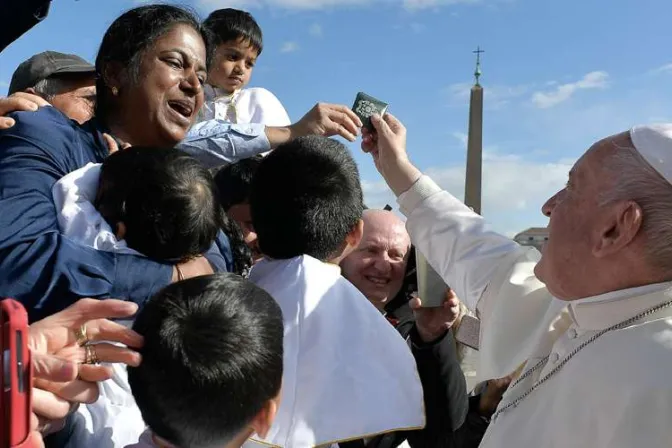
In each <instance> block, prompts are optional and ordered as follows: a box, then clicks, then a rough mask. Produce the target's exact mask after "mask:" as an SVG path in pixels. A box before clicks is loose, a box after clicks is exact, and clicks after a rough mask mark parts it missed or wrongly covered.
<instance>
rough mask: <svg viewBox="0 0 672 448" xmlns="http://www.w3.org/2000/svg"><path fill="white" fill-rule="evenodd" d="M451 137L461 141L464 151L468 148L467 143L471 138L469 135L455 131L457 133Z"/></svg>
mask: <svg viewBox="0 0 672 448" xmlns="http://www.w3.org/2000/svg"><path fill="white" fill-rule="evenodd" d="M450 135H452V136H453V137H455V138H456V139H457V140H459V142H460V145H461V146H462V148H464V149H466V148H467V143H468V142H469V136H468V135H467V134H465V133H464V132H458V131H455V132H453V133H451V134H450Z"/></svg>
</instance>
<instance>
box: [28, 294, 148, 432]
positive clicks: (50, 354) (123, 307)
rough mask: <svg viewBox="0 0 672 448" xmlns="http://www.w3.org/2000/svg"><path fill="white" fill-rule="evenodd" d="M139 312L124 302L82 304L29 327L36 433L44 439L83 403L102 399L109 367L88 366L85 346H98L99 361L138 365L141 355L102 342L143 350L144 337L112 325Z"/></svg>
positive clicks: (90, 301)
mask: <svg viewBox="0 0 672 448" xmlns="http://www.w3.org/2000/svg"><path fill="white" fill-rule="evenodd" d="M137 309H138V307H137V305H136V304H134V303H130V302H124V301H121V300H94V299H82V300H79V301H78V302H76V303H74V304H73V305H71V306H70V307H68V308H66V309H65V310H63V311H61V312H59V313H56V314H54V315H52V316H49V317H47V318H45V319H42V320H40V321H38V322H35V323H33V324H32V325H31V326H30V328H29V341H28V346H29V348H30V350H31V358H32V363H33V373H34V377H35V381H34V387H33V389H32V391H33V392H32V393H33V414H34V415H33V418H32V420H33V422H32V428H33V430H34V431H36V432H39V433H42V434H45V433H49V432H52V431H54V430H58V429H59V428H60V427H61V426H62V424H63V419H64V418H65V417H66V416H67V415H68V414H70V413H72V412H74V410H75V409H76V408H77V405H78V404H79V403H92V402H94V401H95V400H96V399H97V398H98V385H97V382H98V381H105V380H107V379H109V378H111V376H112V370H111V368H110V367H109V366H105V365H100V364H84V362H86V361H87V350H86V347H85V346H84V342H86V343H88V342H93V343H95V352H96V355H97V360H98V361H100V362H122V363H125V364H128V365H132V366H137V365H139V363H140V355H139V354H138V353H136V352H135V351H134V350H132V349H131V348H126V347H119V346H116V345H113V344H108V343H101V341H109V342H118V343H122V344H124V345H126V346H128V347H134V348H137V347H141V346H142V344H143V338H142V336H140V335H139V334H137V333H136V332H134V331H133V330H131V329H128V328H126V327H124V326H123V325H120V324H118V323H115V322H112V321H111V320H108V319H114V318H128V317H131V316H133V315H134V314H135V312H136V311H137ZM83 326H85V327H83ZM82 328H85V335H84V336H85V339H86V341H82V340H81V339H80V338H81V335H79V334H78V330H79V331H81V329H82ZM31 437H32V436H31ZM35 437H37V436H35Z"/></svg>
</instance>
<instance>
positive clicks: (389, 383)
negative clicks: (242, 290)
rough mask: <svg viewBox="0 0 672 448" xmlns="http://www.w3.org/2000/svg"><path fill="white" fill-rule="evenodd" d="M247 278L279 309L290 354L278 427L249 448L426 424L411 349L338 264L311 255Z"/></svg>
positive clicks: (318, 442) (270, 263)
mask: <svg viewBox="0 0 672 448" xmlns="http://www.w3.org/2000/svg"><path fill="white" fill-rule="evenodd" d="M250 280H252V281H253V282H254V283H256V284H257V285H259V286H260V287H262V288H263V289H265V290H266V291H267V292H268V293H270V294H271V295H272V296H273V297H274V298H275V300H276V301H277V302H278V303H279V304H280V307H281V308H282V312H283V316H284V323H285V339H284V350H285V354H284V379H283V392H282V400H281V403H280V408H279V411H278V415H277V418H276V420H275V423H274V424H273V426H272V428H271V431H270V433H269V434H268V437H267V438H266V439H265V440H263V441H255V440H250V441H248V442H247V444H246V445H244V446H245V447H253V446H269V445H271V446H277V447H287V448H290V447H291V448H304V447H315V446H322V445H327V446H328V445H330V444H333V443H338V442H339V441H341V442H343V441H347V440H354V439H361V438H364V437H369V436H372V435H376V434H380V433H385V432H391V431H396V430H408V429H419V428H422V427H424V425H425V414H424V403H423V395H422V386H421V384H420V379H419V376H418V373H417V369H416V365H415V359H414V358H413V355H412V354H411V351H410V349H409V347H408V345H407V344H406V342H405V341H404V340H403V339H402V338H401V336H400V335H399V333H398V332H397V331H396V330H395V329H394V327H393V326H392V325H390V324H389V322H388V321H387V320H386V319H385V318H384V317H383V316H382V315H381V314H380V312H379V311H377V310H376V309H375V308H374V307H373V305H371V304H370V303H369V301H368V300H367V299H366V298H365V297H364V296H363V295H362V294H361V293H360V292H359V291H358V290H357V289H356V288H355V287H354V286H353V285H352V284H351V283H350V282H348V281H347V280H346V279H345V278H343V277H342V276H341V272H340V268H339V267H338V266H335V265H331V264H327V263H323V262H321V261H318V260H316V259H314V258H311V257H309V256H302V257H297V258H293V259H290V260H263V261H261V262H260V263H258V264H257V265H255V267H254V268H253V269H252V272H251V274H250Z"/></svg>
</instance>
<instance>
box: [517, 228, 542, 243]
mask: <svg viewBox="0 0 672 448" xmlns="http://www.w3.org/2000/svg"><path fill="white" fill-rule="evenodd" d="M523 236H524V237H530V236H548V229H547V228H546V227H530V228H529V229H526V230H523V231H522V232H520V233H519V234H517V235H516V236H515V237H513V239H514V240H515V239H518V238H519V237H523Z"/></svg>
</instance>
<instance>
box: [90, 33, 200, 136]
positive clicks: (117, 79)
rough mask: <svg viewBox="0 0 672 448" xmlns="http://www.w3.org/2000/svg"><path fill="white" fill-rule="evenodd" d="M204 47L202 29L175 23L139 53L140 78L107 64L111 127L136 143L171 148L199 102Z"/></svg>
mask: <svg viewBox="0 0 672 448" xmlns="http://www.w3.org/2000/svg"><path fill="white" fill-rule="evenodd" d="M205 59H206V51H205V44H204V43H203V39H202V38H201V36H200V34H199V33H198V32H197V31H196V30H194V29H193V28H191V27H190V26H188V25H181V24H179V25H175V26H174V27H173V28H172V29H170V30H169V31H168V32H166V33H165V34H164V35H162V36H161V37H159V38H158V39H157V40H156V42H155V43H154V44H153V45H152V46H150V48H148V49H147V51H146V52H145V54H144V55H143V58H142V62H141V64H140V70H139V73H138V81H137V82H133V80H130V79H129V76H128V73H127V72H126V70H125V68H118V67H114V64H110V65H112V67H109V66H108V68H107V70H106V73H104V75H103V76H105V80H106V84H107V85H108V86H109V87H110V88H111V89H112V92H113V95H114V92H117V94H116V95H114V96H115V100H116V101H115V103H116V104H114V109H115V110H114V111H113V112H111V113H110V115H109V117H108V123H107V125H108V126H109V128H110V130H111V131H112V133H113V134H114V135H115V137H117V138H119V139H120V140H122V141H125V142H127V143H129V144H131V145H134V146H140V145H151V146H165V147H172V146H174V145H176V144H177V143H178V142H180V141H181V140H182V139H183V138H184V137H185V135H186V133H187V131H188V129H189V127H190V126H191V123H192V121H193V120H194V118H195V117H196V113H197V112H198V110H199V109H200V108H201V106H202V105H203V89H202V83H203V82H205V79H206V74H207V70H206V63H205Z"/></svg>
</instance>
